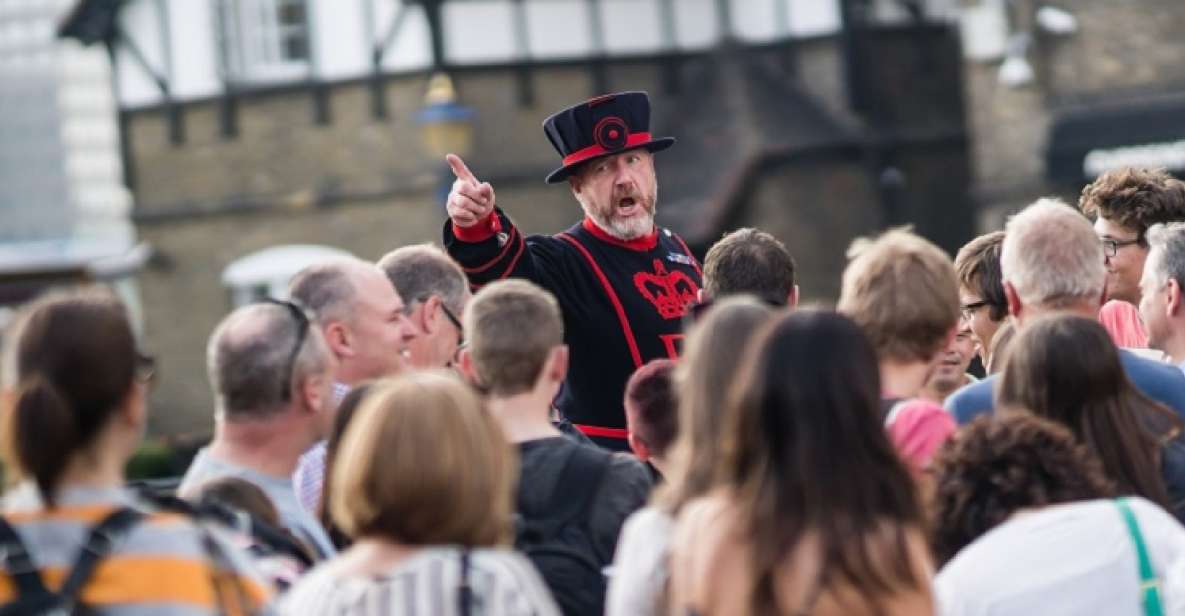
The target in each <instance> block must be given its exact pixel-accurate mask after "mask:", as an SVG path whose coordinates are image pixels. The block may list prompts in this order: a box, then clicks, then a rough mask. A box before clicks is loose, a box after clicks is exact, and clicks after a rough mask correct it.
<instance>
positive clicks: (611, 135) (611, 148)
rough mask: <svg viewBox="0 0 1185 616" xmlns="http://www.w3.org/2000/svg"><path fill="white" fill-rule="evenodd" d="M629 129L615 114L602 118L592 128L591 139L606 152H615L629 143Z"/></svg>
mask: <svg viewBox="0 0 1185 616" xmlns="http://www.w3.org/2000/svg"><path fill="white" fill-rule="evenodd" d="M629 138H630V129H629V127H628V126H626V124H625V121H624V120H622V119H621V118H619V117H617V116H609V117H607V118H602V119H601V121H600V122H597V125H596V127H595V128H593V139H594V140H596V142H597V145H599V146H601V147H602V148H604V149H605V151H607V152H616V151H617V150H620V149H622V148H624V147H625V146H626V144H627V143H629Z"/></svg>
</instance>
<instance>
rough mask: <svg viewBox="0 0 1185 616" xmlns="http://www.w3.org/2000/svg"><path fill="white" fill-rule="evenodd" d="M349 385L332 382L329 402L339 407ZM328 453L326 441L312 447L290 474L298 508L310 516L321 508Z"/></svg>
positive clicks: (347, 393) (348, 390) (347, 391)
mask: <svg viewBox="0 0 1185 616" xmlns="http://www.w3.org/2000/svg"><path fill="white" fill-rule="evenodd" d="M350 389H352V388H351V387H350V386H349V385H346V384H345V383H339V382H336V381H335V382H334V383H333V391H331V392H330V395H331V396H332V398H331V400H332V402H333V405H334V406H335V407H337V406H340V405H341V403H342V400H345V398H346V396H347V395H349V393H350ZM327 453H328V443H327V441H321V442H319V443H317V444H316V445H313V448H312V449H309V450H308V451H306V452H305V453H304V455H302V456H301V457H300V460H299V461H298V462H297V463H296V472H295V473H293V474H292V485H293V487H295V488H296V498H297V500H299V501H300V506H301V507H304V510H305V511H307V512H309V513H310V514H312V515H314V516H316V515H319V513H318V511H317V510H318V509H319V508H320V506H321V490H322V488H324V486H325V457H326V454H327Z"/></svg>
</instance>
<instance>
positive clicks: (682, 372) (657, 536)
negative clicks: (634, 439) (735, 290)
mask: <svg viewBox="0 0 1185 616" xmlns="http://www.w3.org/2000/svg"><path fill="white" fill-rule="evenodd" d="M772 314H773V309H772V308H770V307H769V306H767V305H766V304H764V303H762V302H759V301H757V299H755V298H752V297H745V296H740V297H730V298H728V299H725V300H723V301H720V302H717V303H716V304H715V305H713V306H712V307H711V308H710V309H709V310H708V312H707V313H706V314H705V315H704V317H703V318H702V319H701V320H699V321H698V322H696V323H695V324H694V326H692V328H691V330H690V331H689V332H688V335H687V344H686V345H685V346H684V352H683V358H682V359H681V360H680V363H679V365H678V366H677V367H676V368H675V378H674V381H675V383H674V386H675V388H676V390H677V398H678V403H679V421H678V436H677V437H676V440H675V442H674V443H673V444H672V445H671V451H672V453H671V456H670V465H669V472H668V475H669V477H667V483H666V484H665V485H664V486H663V487H661V488H659V489H658V491H657V492H656V493H655V496H654V498H653V499H652V504H651V505H650V506H648V507H644V508H642V509H640V510H638V511H637V512H635V513H634V514H633V515H631V516H630V517H629V519H628V520H626V523H625V526H623V527H622V531H621V539H620V541H619V542H618V544H617V552H616V555H615V557H614V560H613V570H612V571H613V575H612V576H611V577H610V580H609V592H608V596H607V597H606V602H605V613H606V614H607V616H649V615H652V614H661V613H663V611H664V610H663V603H664V595H665V593H666V587H667V579H668V575H669V572H668V567H667V558H668V551H669V548H670V535H671V527H672V525H673V523H674V516H676V515H678V513H679V510H680V509H682V507H683V505H684V504H686V503H687V502H688V501H689V500H691V499H693V498H696V497H698V496H702V495H703V494H705V493H706V492H707V491H708V489H709V488H710V487H711V485H712V480H713V474H714V473H715V471H716V461H717V459H718V458H719V454H718V452H719V449H720V447H719V441H720V428H719V427H720V418H721V409H722V408H723V406H724V395H725V392H727V391H728V385H729V384H730V383H731V382H732V381H733V379H734V378H735V377H736V373H737V365H738V364H740V363H741V359H742V358H743V357H744V355H745V352H746V351H747V350H748V348H749V346H748V341H749V339H750V338H752V337H753V333H754V332H755V331H757V330H758V329H759V328H760V327H761V325H762V324H763V323H765V322H766V321H767V320H768V319H769V318H770V315H772Z"/></svg>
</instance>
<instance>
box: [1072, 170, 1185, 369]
mask: <svg viewBox="0 0 1185 616" xmlns="http://www.w3.org/2000/svg"><path fill="white" fill-rule="evenodd" d="M1078 208H1079V209H1080V210H1082V213H1084V214H1086V215H1087V216H1088V217H1090V218H1093V219H1094V230H1095V233H1096V234H1097V235H1098V236H1099V239H1100V240H1101V241H1102V243H1103V257H1104V263H1105V264H1106V267H1107V296H1106V298H1107V300H1108V301H1112V300H1119V301H1123V302H1127V303H1128V304H1131V306H1118V307H1117V306H1115V305H1112V304H1109V305H1107V306H1105V307H1104V309H1103V312H1102V313H1100V321H1101V322H1102V323H1103V325H1104V326H1106V327H1107V330H1108V331H1109V332H1111V334H1112V337H1114V338H1116V341H1117V343H1118V344H1120V346H1144V345H1145V343H1146V341H1147V339H1146V335H1145V334H1144V331H1143V328H1142V327H1141V326H1140V323H1139V320H1138V318H1137V315H1136V313H1135V310H1134V309H1133V307H1134V306H1137V305H1139V303H1140V278H1141V276H1142V275H1143V271H1144V262H1145V261H1146V260H1147V258H1148V242H1147V240H1146V239H1145V234H1146V233H1147V231H1148V228H1149V227H1151V226H1152V225H1155V224H1158V223H1169V222H1177V221H1185V183H1182V182H1181V181H1179V180H1177V179H1175V178H1173V177H1172V176H1171V175H1169V174H1168V172H1166V171H1165V170H1163V169H1139V168H1131V167H1125V168H1122V169H1116V170H1114V171H1108V172H1107V173H1104V174H1102V175H1100V176H1099V177H1098V179H1096V180H1095V181H1094V182H1092V183H1091V184H1090V185H1088V186H1087V187H1086V188H1084V189H1083V190H1082V196H1081V198H1080V199H1079V200H1078Z"/></svg>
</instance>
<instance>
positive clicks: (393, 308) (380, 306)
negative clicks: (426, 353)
mask: <svg viewBox="0 0 1185 616" xmlns="http://www.w3.org/2000/svg"><path fill="white" fill-rule="evenodd" d="M288 293H289V295H290V296H291V297H292V299H293V300H294V301H296V302H297V303H299V304H300V305H302V306H304V307H306V308H307V309H308V310H309V312H310V313H312V317H313V325H314V326H315V327H316V329H317V330H318V331H320V332H321V335H322V336H323V337H324V339H325V342H326V344H327V345H328V347H329V350H330V352H331V353H332V354H333V356H334V358H335V359H336V360H337V370H336V371H335V373H334V377H333V378H334V383H333V400H332V402H333V408H334V409H336V408H337V404H338V403H339V402H341V400H342V398H345V397H346V394H347V393H349V391H350V389H351V388H353V387H354V386H355V385H358V384H360V383H363V382H365V381H370V380H374V379H379V378H383V377H387V376H394V375H396V374H399V373H400V372H402V371H404V370H407V369H409V368H410V367H411V365H412V357H411V345H412V343H413V341H414V339H415V338H416V336H418V335H419V331H418V329H417V328H416V326H415V325H414V324H412V322H411V321H410V320H408V318H407V304H405V303H404V301H403V298H402V297H400V295H399V292H398V291H396V290H395V287H394V286H392V285H391V281H390V280H387V276H386V275H385V274H384V273H383V270H381V269H379V267H378V266H377V265H375V264H374V263H369V262H367V261H363V260H362V259H357V258H353V257H349V258H338V259H330V260H327V261H324V262H322V263H317V264H314V265H310V266H309V267H306V268H305V269H303V270H301V271H300V272H298V273H297V274H296V276H294V277H293V278H292V282H291V283H289V285H288ZM325 453H326V451H325V443H324V441H321V442H318V443H317V444H316V445H315V446H314V447H312V449H310V450H309V451H308V453H307V454H306V455H305V456H304V457H303V458H301V460H300V465H299V468H298V469H297V471H296V473H295V475H294V476H293V478H292V480H293V482H294V483H295V484H296V489H297V491H298V493H299V495H300V502H301V504H302V505H304V506H305V508H306V509H307V510H308V511H310V512H316V511H317V508H318V505H319V503H320V502H321V486H322V485H323V483H324V481H325Z"/></svg>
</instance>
